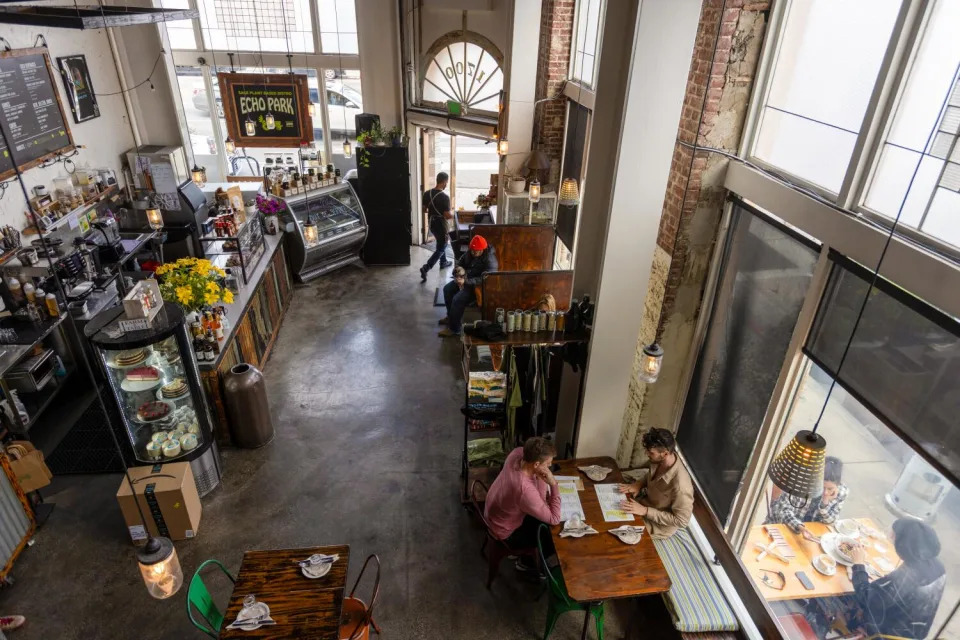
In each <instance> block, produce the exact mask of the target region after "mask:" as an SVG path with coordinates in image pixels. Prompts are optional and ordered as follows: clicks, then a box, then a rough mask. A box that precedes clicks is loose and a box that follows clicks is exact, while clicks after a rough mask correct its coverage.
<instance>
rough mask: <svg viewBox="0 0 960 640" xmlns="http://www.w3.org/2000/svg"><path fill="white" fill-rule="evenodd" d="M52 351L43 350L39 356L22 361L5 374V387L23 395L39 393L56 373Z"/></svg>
mask: <svg viewBox="0 0 960 640" xmlns="http://www.w3.org/2000/svg"><path fill="white" fill-rule="evenodd" d="M54 355H55V352H54V350H53V349H45V350H44V351H43V352H42V353H40V354H39V355H35V356H31V357H29V358H26V359H24V360H23V361H21V362H20V364H18V365H17V366H16V367H14V368H12V369H10V370H9V371H7V373H6V376H5V377H6V379H7V386H9V387H10V388H11V389H16V390H17V391H23V392H24V393H34V392H36V391H41V390H42V389H43V388H44V387H46V386H47V384H48V383H49V382H50V380H52V379H53V374H54V372H55V371H56V362H57V361H56V359H55V358H54Z"/></svg>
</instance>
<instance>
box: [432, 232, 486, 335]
mask: <svg viewBox="0 0 960 640" xmlns="http://www.w3.org/2000/svg"><path fill="white" fill-rule="evenodd" d="M499 266H500V265H499V263H498V262H497V253H496V251H494V249H493V247H491V246H489V245H488V244H487V239H486V238H484V237H483V236H473V237H472V238H471V239H470V250H469V251H467V252H466V253H464V254H463V256H462V257H461V258H460V261H459V262H458V263H457V267H458V268H459V267H463V276H462V277H454V279H453V280H451V281H450V282H448V283H447V284H446V285H445V286H444V287H443V302H444V304H446V305H447V317H446V318H443V319H442V320H441V321H440V324H445V325H447V328H445V329H441V331H440V333H439V334H438V335H439V336H440V337H441V338H446V337H448V336H458V335H460V329H461V324H462V322H463V312H464V310H466V308H467V305H469V304H470V303H472V302H476V300H477V294H476V287H479V286H480V285H481V283H482V282H483V274H484V273H486V272H487V271H496V270H497V268H498V267H499ZM454 275H455V276H456V274H454Z"/></svg>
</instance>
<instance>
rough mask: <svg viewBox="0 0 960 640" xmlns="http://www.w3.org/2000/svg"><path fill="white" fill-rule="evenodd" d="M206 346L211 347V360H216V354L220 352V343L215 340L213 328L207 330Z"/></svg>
mask: <svg viewBox="0 0 960 640" xmlns="http://www.w3.org/2000/svg"><path fill="white" fill-rule="evenodd" d="M207 347H208V348H211V349H213V354H214V357H213V358H211V360H216V356H217V354H219V353H220V343H219V342H217V338H216V336H214V335H213V329H210V330H208V331H207Z"/></svg>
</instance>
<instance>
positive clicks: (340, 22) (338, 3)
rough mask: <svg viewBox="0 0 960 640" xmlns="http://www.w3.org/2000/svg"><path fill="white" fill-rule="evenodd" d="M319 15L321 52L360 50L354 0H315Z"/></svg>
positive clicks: (355, 51) (357, 51)
mask: <svg viewBox="0 0 960 640" xmlns="http://www.w3.org/2000/svg"><path fill="white" fill-rule="evenodd" d="M317 11H318V14H319V16H320V50H321V51H322V52H323V53H347V54H357V53H359V52H360V49H359V45H358V43H357V11H356V6H355V4H354V0H317Z"/></svg>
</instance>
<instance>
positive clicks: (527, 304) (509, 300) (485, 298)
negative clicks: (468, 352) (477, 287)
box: [478, 271, 573, 320]
mask: <svg viewBox="0 0 960 640" xmlns="http://www.w3.org/2000/svg"><path fill="white" fill-rule="evenodd" d="M545 293H549V294H551V295H552V296H553V298H554V300H556V303H557V311H567V310H568V309H569V308H570V301H571V299H572V298H573V271H495V272H493V273H485V274H483V284H482V294H483V295H482V296H478V303H479V304H480V311H481V317H482V318H483V319H484V320H494V319H495V318H496V311H497V309H498V308H500V309H506V310H511V309H523V310H527V309H532V308H533V307H534V306H535V305H536V304H537V302H539V300H540V296H542V295H543V294H545Z"/></svg>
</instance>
